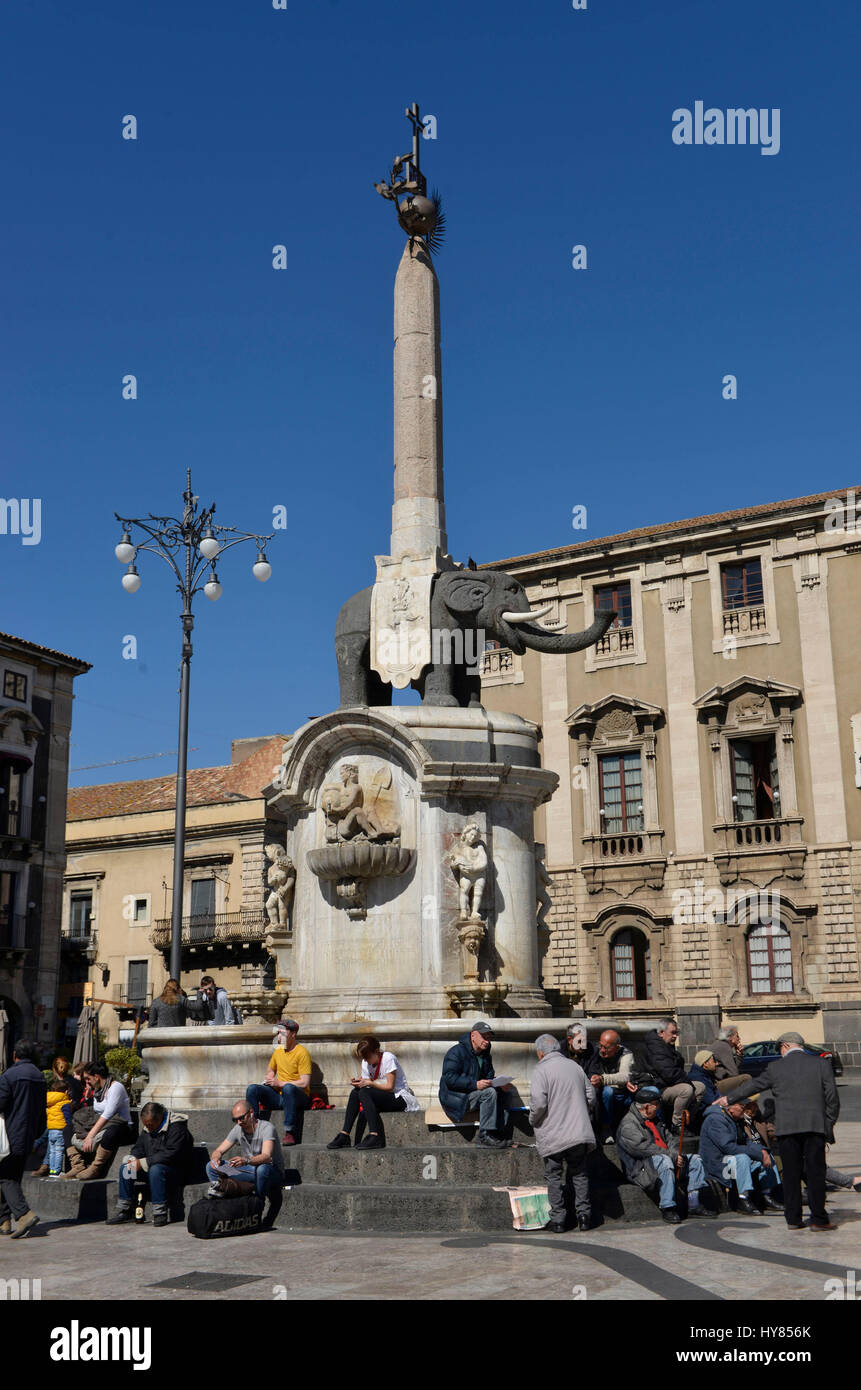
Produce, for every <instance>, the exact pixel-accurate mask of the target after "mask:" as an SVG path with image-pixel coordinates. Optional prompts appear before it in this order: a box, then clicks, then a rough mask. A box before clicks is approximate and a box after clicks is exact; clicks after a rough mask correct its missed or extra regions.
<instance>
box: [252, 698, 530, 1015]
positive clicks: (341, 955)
mask: <svg viewBox="0 0 861 1390" xmlns="http://www.w3.org/2000/svg"><path fill="white" fill-rule="evenodd" d="M537 734H538V731H537V729H536V726H535V725H534V724H531V723H529V722H528V721H527V720H525V719H521V718H520V717H519V716H516V715H511V714H503V713H495V712H494V713H487V712H486V711H484V710H482V709H479V708H476V709H445V708H439V707H435V706H431V707H425V706H415V705H410V706H395V707H392V708H388V707H375V708H372V709H367V708H357V709H353V710H339V711H337V712H335V713H333V714H329V715H325V716H323V717H322V718H320V719H316V720H314V721H313V722H312V723H310V724H307V725H305V727H304V728H302V729H300V730H299V731H298V732H297V733H296V734H295V735H294V737H293V739H292V740H291V742H290V744H289V746H288V748H287V750H286V752H285V761H284V763H283V765H282V769H281V773H280V775H279V777H278V778H277V780H276V783H275V784H273V786H272V787H271V788H269V789H268V791H267V799H268V805H267V816H268V818H269V819H270V820H278V819H281V820H283V821H284V823H285V827H286V835H287V850H288V853H289V854H290V857H291V859H292V860H293V863H294V864H295V866H296V890H295V896H294V905H293V941H292V962H291V963H290V965H289V967H288V966H287V965H286V964H285V965H284V967H283V968H282V963H281V950H280V948H279V946H278V945H277V943H276V944H275V947H274V952H275V955H276V957H277V959H278V968H277V976H278V978H279V979H280V978H282V977H284V976H286V975H287V974H288V973H289V976H290V978H291V980H292V984H291V992H290V1011H291V1013H292V1014H294V1016H295V1017H297V1018H299V1019H300V1020H302V1021H303V1026H304V1025H305V1024H306V1023H307V1024H308V1025H312V1024H314V1023H317V1022H320V1023H322V1022H327V1023H331V1022H333V1021H343V1022H357V1023H361V1022H362V1021H363V1020H374V1019H376V1020H406V1019H410V1020H422V1019H432V1018H435V1019H439V1018H442V1017H446V1016H448V1017H451V1016H452V1014H453V1012H454V1010H453V1008H452V1001H451V994H450V988H451V987H452V984H454V985H458V984H459V983H465V981H464V971H463V959H462V943H461V940H460V937H459V928H462V925H463V923H462V916H461V911H460V904H459V898H458V888H457V880H456V877H455V875H454V873H453V872H452V869H451V867H450V864H449V861H448V855H449V852H450V851H451V849H452V846H453V845H455V844H456V843H457V842H458V841H459V838H460V835H461V832H462V831H463V829H464V827H465V825H467V824H468V823H470V822H474V823H475V824H477V825H478V827H479V828H480V831H481V837H482V841H483V843H484V844H485V845H486V847H487V854H488V860H489V864H488V874H487V884H486V888H485V892H484V897H483V902H482V909H481V915H482V920H483V926H484V935H483V938H482V940H481V943H480V946H479V951H478V955H477V957H476V958H475V965H474V979H473V980H472V981H470V983H472V984H477V985H492V986H500V987H503V986H504V999H505V1003H504V1007H503V1011H504V1012H505V1013H506V1014H515V1015H523V1016H526V1015H528V1016H535V1017H540V1016H543V1015H547V1014H549V1012H550V1009H549V1005H548V1004H547V1002H546V1000H545V998H544V993H543V991H542V989H541V987H540V984H539V977H538V970H539V962H538V937H537V920H536V904H537V898H536V884H535V853H534V840H533V814H534V811H535V807H536V806H537V805H539V804H540V803H541V802H543V801H546V800H547V799H548V798H549V797H550V795H551V794H552V792H553V790H554V789H555V786H556V783H557V777H556V774H555V773H551V772H546V771H544V770H543V769H542V768H541V766H540V760H539V754H538V737H537ZM345 765H347V766H352V767H353V768H356V769H357V771H358V784H359V786H360V787H361V789H362V793H363V802H362V813H363V815H364V814H365V813H369V815H370V817H371V818H372V819H371V821H370V824H371V826H373V825H376V827H377V829H378V830H379V831H380V837H379V839H377V838H375V831H374V830H373V829H369V830H368V831H367V833H365V832H364V831H362V830H359V831H358V832H356V822H353V823H350V822H349V819H348V818H347V819H345V820H344V821H342V822H341V825H342V826H346V827H347V829H346V832H345V833H347V834H349V835H350V838H348V839H346V840H343V841H342V840H340V839H335V840H334V841H333V839H332V835H333V833H336V834H337V835H340V833H341V831H340V830H337V831H335V830H333V821H332V817H331V815H328V814H327V812H326V810H325V809H324V803H326V802H327V799H331V793H330V791H326V790H325V789H331V788H332V787H333V786H335V787H337V786H338V785H339V778H340V779H341V780H343V778H341V773H342V769H344V767H345ZM471 973H472V972H471ZM485 993H486V994H487V995H488V1003H489V1004H490V1003H493V1004H495V1005H498V1002H499V999H500V996H501V995H502V994H503V991H502V990H497V991H495V992H494V991H493V990H490V991H485ZM480 996H481V990H479V991H478V995H477V997H480Z"/></svg>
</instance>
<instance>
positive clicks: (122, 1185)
mask: <svg viewBox="0 0 861 1390" xmlns="http://www.w3.org/2000/svg"><path fill="white" fill-rule="evenodd" d="M130 1169H131V1164H126V1163H124V1164H123V1166H122V1168H121V1169H120V1178H119V1194H118V1195H119V1205H120V1207H121V1208H123V1209H124V1208H126V1207H130V1206H131V1205H132V1203H133V1201H134V1196H135V1183H136V1182H143V1183H146V1184H147V1186H148V1188H149V1195H150V1197H151V1198H152V1205H153V1212H157V1211H167V1210H168V1208H171V1209H173V1210H178V1209H179V1208H180V1207H181V1206H182V1188H183V1182H182V1175H181V1174H180V1173H179V1172H177V1170H176V1168H172V1167H171V1165H170V1164H169V1163H153V1164H151V1165H150V1167H149V1168H148V1169H147V1171H146V1172H143V1171H142V1170H140V1169H138V1170H137V1172H136V1174H135V1176H134V1177H132V1175H131V1171H130Z"/></svg>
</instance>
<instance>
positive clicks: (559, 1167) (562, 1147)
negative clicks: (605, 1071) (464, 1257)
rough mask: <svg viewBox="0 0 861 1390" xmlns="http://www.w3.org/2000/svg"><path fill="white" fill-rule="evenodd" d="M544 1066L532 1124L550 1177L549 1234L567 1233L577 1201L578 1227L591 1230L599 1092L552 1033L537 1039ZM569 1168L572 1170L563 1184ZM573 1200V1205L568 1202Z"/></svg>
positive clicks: (536, 1079)
mask: <svg viewBox="0 0 861 1390" xmlns="http://www.w3.org/2000/svg"><path fill="white" fill-rule="evenodd" d="M535 1051H536V1052H537V1053H538V1065H537V1067H536V1068H535V1071H534V1072H533V1073H532V1092H531V1106H530V1110H529V1123H530V1124H531V1125H532V1127H533V1129H534V1130H535V1144H536V1148H537V1149H538V1152H539V1153H540V1155H541V1157H542V1158H543V1159H544V1176H545V1178H546V1180H547V1195H548V1196H549V1198H550V1220H549V1221H548V1223H547V1225H546V1226H545V1228H544V1229H545V1230H547V1231H556V1232H557V1233H558V1234H561V1233H562V1232H563V1231H564V1230H565V1229H566V1226H567V1223H568V1219H569V1216H570V1212H569V1205H570V1204H571V1199H572V1197H573V1205H574V1211H575V1214H576V1218H577V1225H578V1227H579V1228H580V1230H581V1231H588V1229H589V1226H590V1224H591V1220H592V1203H591V1200H590V1197H589V1177H588V1174H587V1172H586V1155H587V1154H589V1153H591V1151H592V1150H593V1149H594V1148H595V1134H594V1131H593V1129H592V1125H591V1123H590V1120H589V1106H590V1105H591V1104H592V1103H593V1102H594V1099H595V1090H594V1087H593V1086H592V1084H591V1082H590V1081H589V1080H588V1078H587V1077H586V1075H585V1073H584V1072H583V1070H582V1068H581V1067H579V1066H578V1065H577V1063H576V1062H574V1061H572V1060H571V1058H570V1057H564V1056H563V1055H562V1052H561V1051H560V1048H559V1043H558V1042H557V1041H556V1039H555V1038H554V1037H552V1036H551V1034H550V1033H542V1034H541V1037H540V1038H536V1040H535ZM563 1169H565V1170H567V1171H566V1173H565V1179H564V1181H563ZM566 1199H567V1201H566Z"/></svg>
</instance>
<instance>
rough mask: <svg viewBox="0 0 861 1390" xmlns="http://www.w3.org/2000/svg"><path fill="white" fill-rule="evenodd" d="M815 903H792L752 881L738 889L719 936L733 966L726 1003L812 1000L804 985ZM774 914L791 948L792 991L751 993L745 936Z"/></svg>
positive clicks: (799, 1001) (778, 1003) (815, 911)
mask: <svg viewBox="0 0 861 1390" xmlns="http://www.w3.org/2000/svg"><path fill="white" fill-rule="evenodd" d="M818 910H819V909H818V906H817V904H816V903H799V904H796V903H794V902H793V901H792V900H791V899H790V898H787V897H785V896H784V895H783V894H782V893H778V892H776V891H773V890H771V889H767V890H760V889H758V888H756V887H755V886H753V885H751V886H750V887H749V888H748V889H747V890H746V891H745V890H744V889H743V888H741V889H739V897H738V898H736V899H735V900H734V901H733V903H731V904H730V909H729V910H728V911H727V913H726V914H725V920H724V923H723V927H722V940H723V945H724V948H725V950H726V955H727V958H728V959H729V961H730V963H731V966H732V985H731V987H730V993H729V997H728V999H727V1004H728V1005H732V1006H738V1005H739V1004H757V1003H758V1004H760V1005H763V1004H776V1005H780V1004H781V1003H789V1004H791V1003H801V1002H806V1003H810V1002H812V999H813V996H812V994H811V991H810V990H809V989H808V987H807V977H808V968H809V959H808V957H809V950H810V924H811V920H812V919H813V918H814V917H815V916H816V914H817V912H818ZM775 916H776V917H777V918H779V920H780V925H781V926H782V927H783V928H784V930H785V931H787V932H788V933H789V940H790V946H791V950H792V993H791V994H788V993H787V994H752V993H751V990H750V982H749V979H748V962H747V938H748V934H749V932H750V929H751V927H753V926H755V925H757V923H758V922H759V921H761V920H765V919H766V918H767V917H772V918H773V917H775Z"/></svg>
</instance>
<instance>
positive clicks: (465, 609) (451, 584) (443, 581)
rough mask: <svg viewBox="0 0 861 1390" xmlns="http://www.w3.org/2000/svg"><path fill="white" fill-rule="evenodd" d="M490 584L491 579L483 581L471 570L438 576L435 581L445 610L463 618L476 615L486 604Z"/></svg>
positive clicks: (481, 577)
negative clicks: (470, 614)
mask: <svg viewBox="0 0 861 1390" xmlns="http://www.w3.org/2000/svg"><path fill="white" fill-rule="evenodd" d="M491 583H492V580H491V579H489V578H487V579H485V578H484V577H483V576H481V575H477V574H476V573H475V572H474V571H473V570H468V571H465V572H463V571H456V572H454V573H452V572H449V573H447V574H442V575H440V577H439V579H438V580H437V584H439V585H440V586H441V588H442V600H443V603H444V604H445V606H446V608H449V609H451V611H452V613H457V614H459V615H461V616H464V617H465V616H466V615H467V614H468V613H477V612H478V610H479V609H480V608H481V606H482V604H483V603H485V602H486V600H487V596H488V594H489V593H490V588H491Z"/></svg>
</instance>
